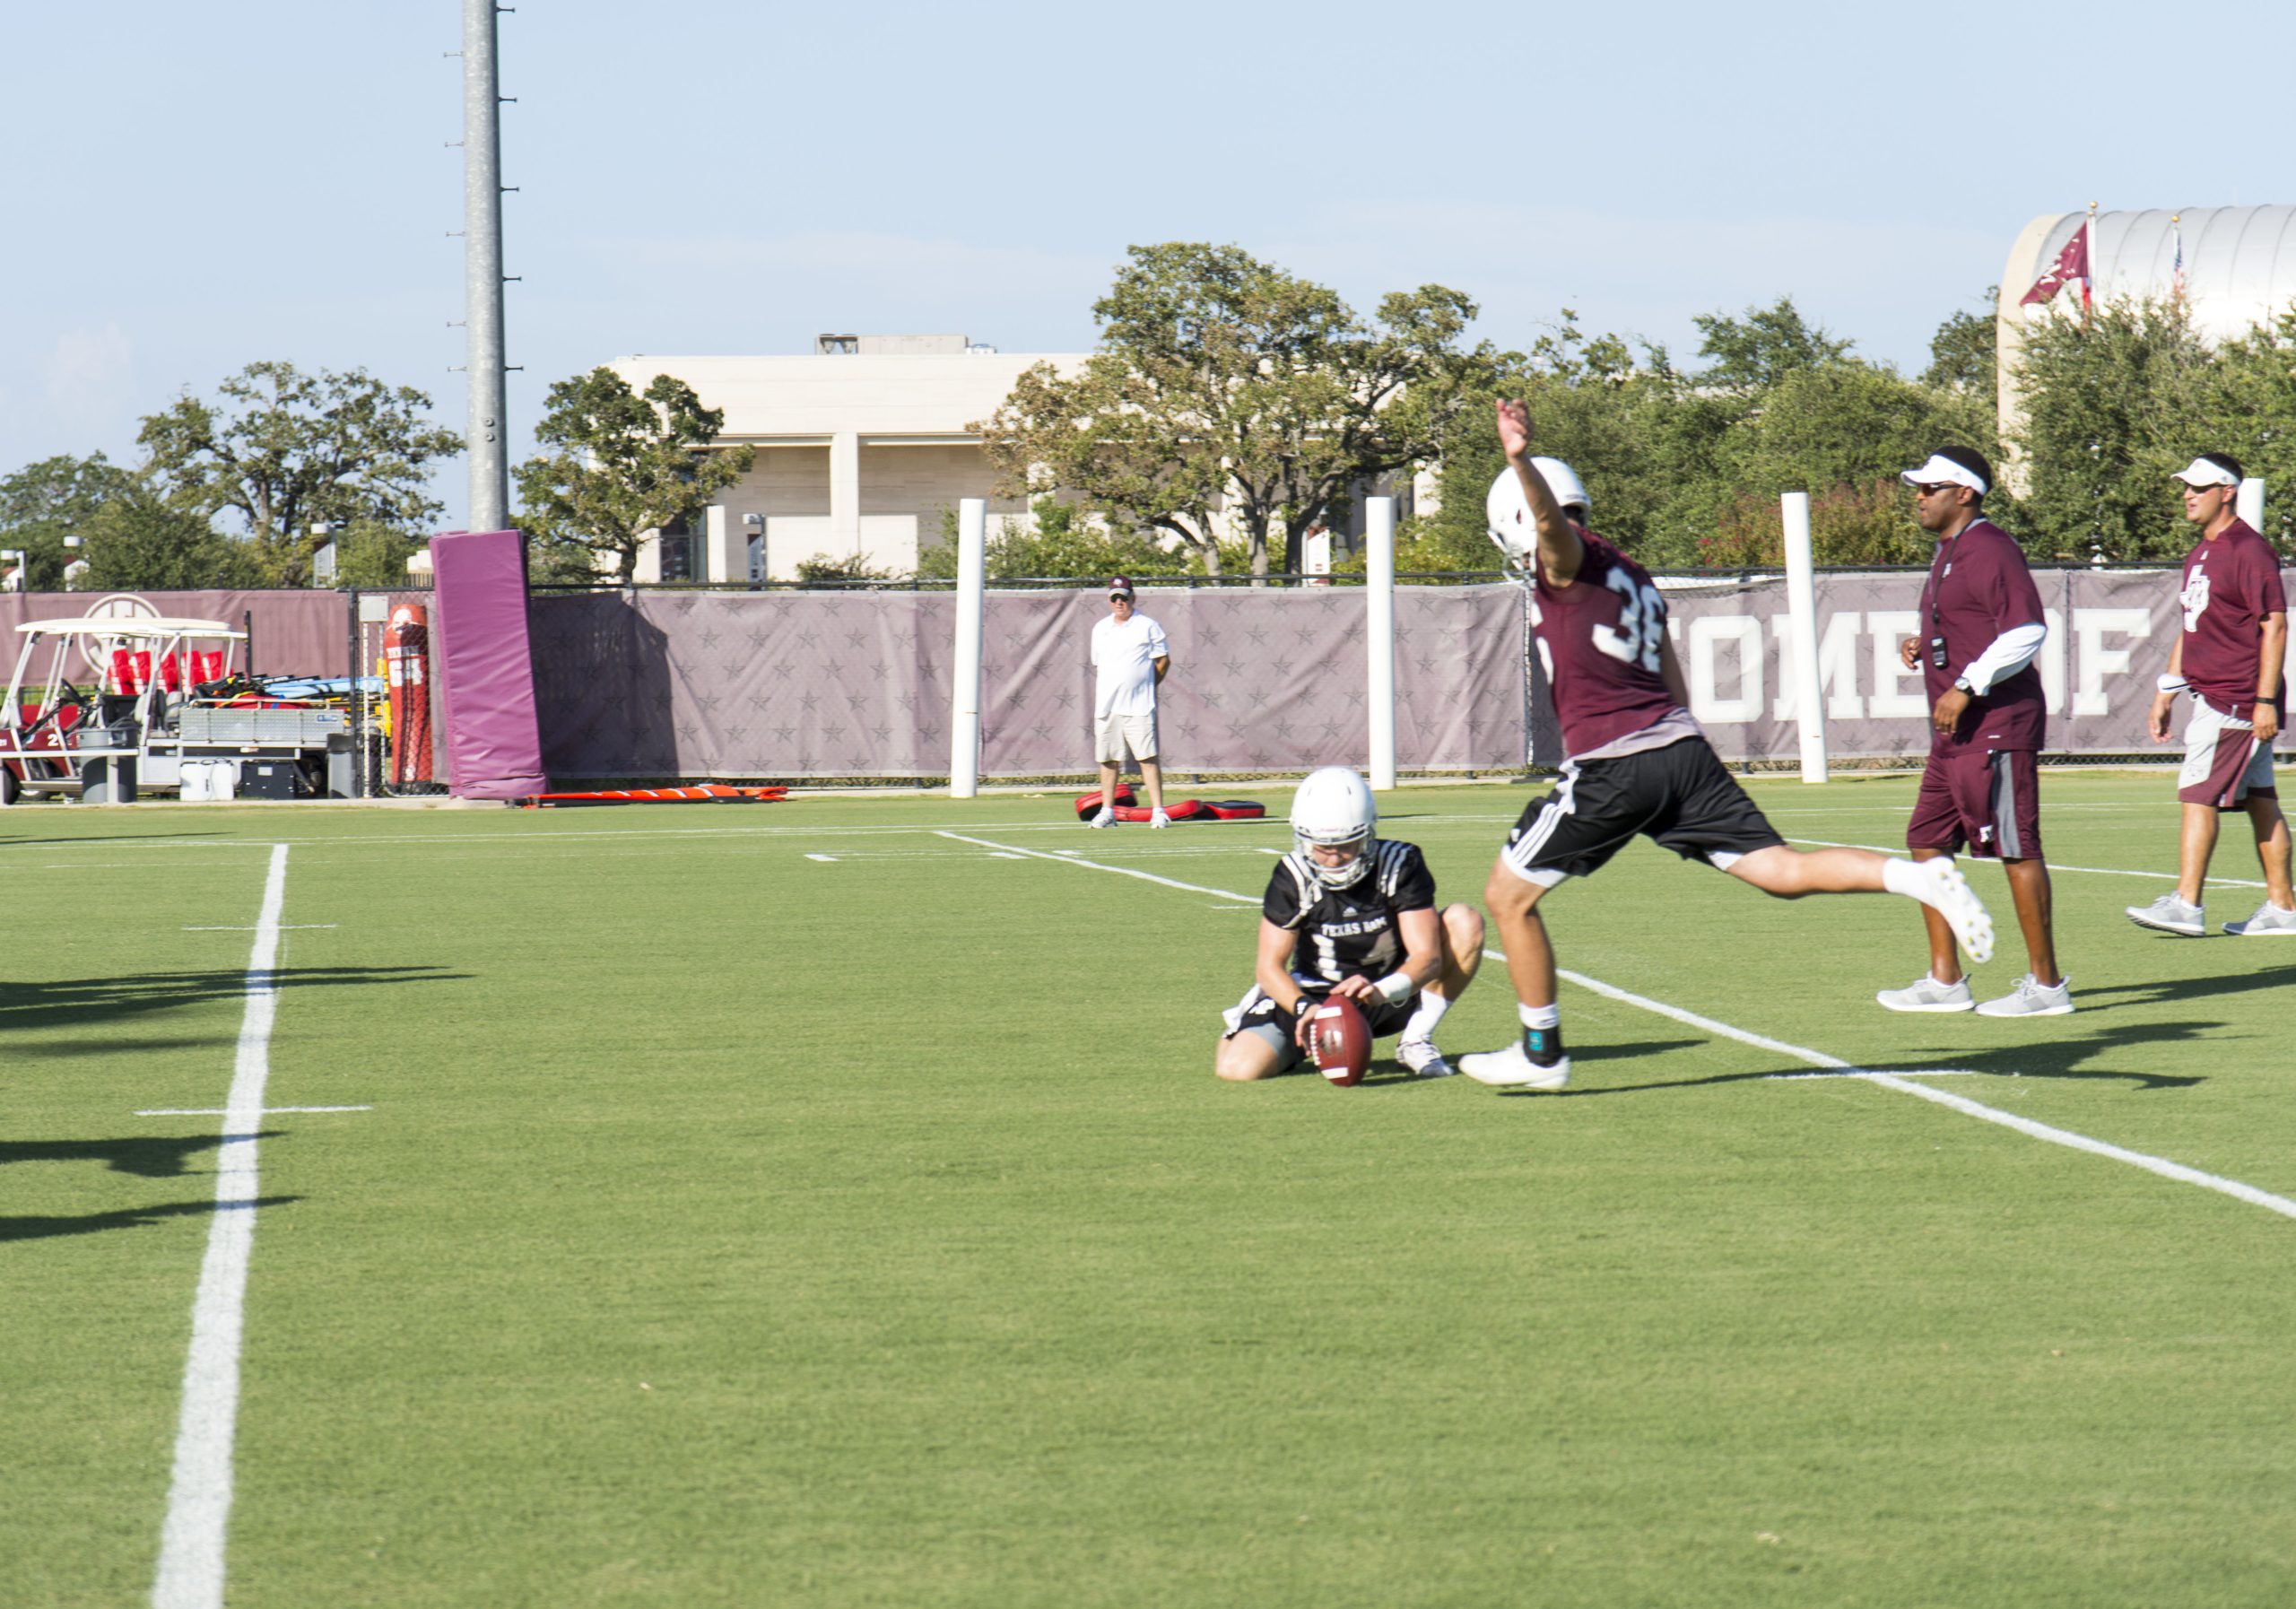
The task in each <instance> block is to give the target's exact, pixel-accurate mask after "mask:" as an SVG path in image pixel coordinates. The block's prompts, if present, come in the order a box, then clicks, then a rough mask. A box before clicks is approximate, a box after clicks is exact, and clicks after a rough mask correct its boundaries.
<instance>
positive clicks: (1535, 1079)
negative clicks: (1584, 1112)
mask: <svg viewBox="0 0 2296 1609" xmlns="http://www.w3.org/2000/svg"><path fill="white" fill-rule="evenodd" d="M1459 1071H1460V1072H1462V1073H1464V1074H1466V1075H1467V1076H1468V1077H1469V1078H1472V1079H1474V1081H1475V1083H1487V1084H1492V1085H1495V1086H1497V1087H1498V1088H1500V1089H1504V1090H1559V1089H1561V1087H1562V1086H1563V1085H1564V1084H1567V1083H1570V1057H1567V1056H1566V1057H1561V1058H1560V1059H1559V1060H1557V1061H1555V1062H1554V1063H1553V1064H1552V1065H1541V1064H1540V1063H1537V1062H1535V1061H1533V1060H1532V1059H1531V1058H1530V1055H1529V1053H1528V1052H1526V1050H1525V1049H1524V1048H1523V1041H1522V1040H1520V1039H1517V1040H1516V1041H1515V1042H1514V1043H1513V1044H1511V1045H1509V1046H1508V1047H1507V1048H1506V1049H1504V1050H1479V1051H1477V1052H1476V1053H1475V1054H1474V1055H1473V1056H1463V1057H1459Z"/></svg>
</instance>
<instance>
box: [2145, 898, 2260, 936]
mask: <svg viewBox="0 0 2296 1609" xmlns="http://www.w3.org/2000/svg"><path fill="white" fill-rule="evenodd" d="M2122 909H2124V910H2126V912H2127V913H2128V919H2129V920H2130V921H2132V922H2134V923H2135V924H2136V925H2137V926H2139V927H2157V928H2159V929H2160V930H2161V932H2163V933H2181V934H2185V935H2189V936H2190V937H2193V938H2198V937H2199V936H2200V935H2203V934H2204V933H2206V932H2207V931H2208V917H2207V913H2206V912H2205V910H2204V909H2202V908H2201V907H2200V906H2197V905H2187V904H2186V903H2185V902H2184V900H2182V899H2180V898H2179V897H2178V896H2177V895H2175V894H2162V895H2161V897H2160V898H2159V899H2157V900H2153V901H2152V904H2150V905H2127V906H2123V907H2122ZM2267 909H2269V906H2268V905H2267Z"/></svg>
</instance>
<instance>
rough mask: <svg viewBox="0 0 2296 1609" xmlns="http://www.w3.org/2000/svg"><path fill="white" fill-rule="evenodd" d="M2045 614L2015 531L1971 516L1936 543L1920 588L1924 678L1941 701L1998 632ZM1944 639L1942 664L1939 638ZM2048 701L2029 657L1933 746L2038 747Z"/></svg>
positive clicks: (1975, 701) (1974, 702)
mask: <svg viewBox="0 0 2296 1609" xmlns="http://www.w3.org/2000/svg"><path fill="white" fill-rule="evenodd" d="M2040 619H2041V595H2040V589H2039V587H2035V586H2034V585H2033V572H2032V571H2031V570H2028V569H2026V568H2025V555H2024V553H2023V552H2022V550H2020V549H2019V548H2018V546H2017V544H2015V543H2014V542H2012V541H2011V540H2010V539H2009V534H2008V533H2007V532H2006V531H2005V530H2003V529H2002V528H2001V527H2000V526H1996V525H1995V524H1994V523H1993V522H1992V521H1991V520H1988V519H1979V520H1973V521H1971V522H1970V524H1969V525H1968V526H1964V527H1963V528H1962V530H1961V535H1958V536H1951V537H1948V538H1946V539H1945V540H1944V541H1943V542H1941V543H1939V544H1937V556H1936V557H1935V558H1934V559H1932V560H1931V561H1929V579H1928V582H1927V583H1926V585H1925V586H1924V587H1922V589H1921V628H1920V644H1921V671H1922V684H1923V685H1924V686H1925V687H1926V688H1927V689H1928V691H1929V702H1930V703H1931V704H1932V705H1935V703H1936V702H1937V700H1940V699H1942V698H1944V696H1945V695H1946V694H1947V693H1949V692H1951V691H1952V690H1953V679H1954V678H1955V677H1956V676H1959V675H1960V674H1961V673H1962V672H1963V671H1965V670H1967V669H1968V668H1969V667H1970V663H1971V662H1972V661H1974V660H1975V659H1976V658H1977V657H1979V655H1981V654H1983V653H1984V652H1985V650H1986V649H1987V648H1990V647H1992V646H1993V639H1995V638H1996V637H1998V636H2000V635H2001V634H2002V633H2003V632H2004V631H2013V630H2014V629H2015V628H2016V627H2019V626H2025V625H2035V624H2038V623H2039V622H2040ZM1941 636H1942V637H1943V638H1944V639H1945V654H1944V661H1945V662H1944V664H1943V665H1940V664H1938V663H1937V658H1938V657H1937V654H1936V653H1935V647H1934V645H1935V639H1937V638H1939V637H1941ZM2047 724H2048V712H2047V707H2046V706H2045V705H2044V704H2043V703H2042V701H2041V674H2040V672H2039V671H2038V670H2036V669H2034V668H2033V666H2032V665H2031V664H2028V665H2026V666H2025V668H2024V669H2022V670H2021V671H2019V672H2018V673H2017V674H2015V675H2013V676H2004V677H2003V678H2002V679H2001V680H2000V681H1998V682H1996V683H1994V684H1993V685H1992V686H1991V687H1989V688H1987V690H1986V691H1985V694H1984V696H1983V697H1981V698H1973V699H1971V700H1970V707H1969V708H1968V709H1965V710H1963V711H1962V712H1961V723H1960V725H1959V726H1956V727H1955V728H1954V730H1953V734H1952V736H1951V737H1947V736H1944V735H1938V736H1937V737H1935V739H1933V741H1932V744H1931V746H1932V747H1933V748H1938V747H1950V746H1955V745H1960V744H1969V745H1970V746H1971V747H1976V748H1983V749H1986V750H1987V751H1995V752H1998V751H2003V750H2015V749H2039V747H2040V746H2041V741H2042V738H2043V737H2044V735H2046V727H2047Z"/></svg>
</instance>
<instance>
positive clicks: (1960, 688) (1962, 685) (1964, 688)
mask: <svg viewBox="0 0 2296 1609" xmlns="http://www.w3.org/2000/svg"><path fill="white" fill-rule="evenodd" d="M1953 691H1955V692H1965V693H1968V694H1969V695H1970V697H1971V698H1975V697H1976V696H1977V689H1976V688H1974V687H1971V686H1970V679H1969V678H1968V677H1967V676H1955V677H1954V678H1953Z"/></svg>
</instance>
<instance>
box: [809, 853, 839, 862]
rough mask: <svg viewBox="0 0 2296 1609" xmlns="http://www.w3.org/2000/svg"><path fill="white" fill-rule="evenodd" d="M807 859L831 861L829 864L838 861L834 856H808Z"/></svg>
mask: <svg viewBox="0 0 2296 1609" xmlns="http://www.w3.org/2000/svg"><path fill="white" fill-rule="evenodd" d="M805 858H806V859H807V860H823V861H829V862H831V863H834V862H835V861H836V859H837V857H836V856H834V855H808V856H806V857H805Z"/></svg>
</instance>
